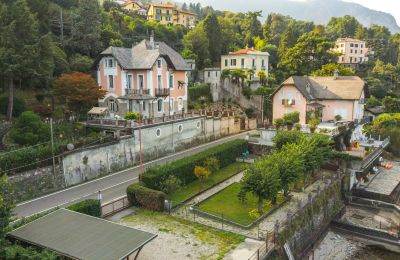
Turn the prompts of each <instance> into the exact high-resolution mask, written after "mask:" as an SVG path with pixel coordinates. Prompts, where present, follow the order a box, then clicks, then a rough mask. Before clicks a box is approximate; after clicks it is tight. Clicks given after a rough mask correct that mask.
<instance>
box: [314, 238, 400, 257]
mask: <svg viewBox="0 0 400 260" xmlns="http://www.w3.org/2000/svg"><path fill="white" fill-rule="evenodd" d="M309 259H312V256H311V255H310V258H309ZM314 259H321V260H325V259H326V260H328V259H329V260H333V259H335V260H343V259H357V260H397V259H400V255H398V254H395V253H391V252H389V251H386V250H382V249H378V248H374V247H368V246H366V245H364V244H363V243H361V242H358V241H354V240H350V239H348V238H346V237H344V236H342V235H339V234H337V233H334V232H332V231H329V232H328V233H327V234H326V236H325V238H324V239H323V240H322V241H321V242H320V244H319V245H318V247H317V248H316V249H315V251H314Z"/></svg>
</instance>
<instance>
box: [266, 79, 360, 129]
mask: <svg viewBox="0 0 400 260" xmlns="http://www.w3.org/2000/svg"><path fill="white" fill-rule="evenodd" d="M364 87H365V83H364V81H363V80H362V79H361V78H359V77H356V76H345V77H344V76H333V77H308V76H293V77H290V78H288V79H287V80H286V81H284V82H283V83H282V84H281V86H280V87H279V88H278V89H277V90H275V92H274V93H273V94H272V100H273V119H274V120H275V119H277V118H283V116H284V115H285V114H287V113H291V112H299V113H300V123H301V124H306V123H307V116H308V113H310V112H316V111H317V114H318V116H319V117H320V119H321V121H323V122H327V121H333V120H335V116H337V115H340V117H341V120H343V121H356V120H362V119H363V117H364V103H365V93H364Z"/></svg>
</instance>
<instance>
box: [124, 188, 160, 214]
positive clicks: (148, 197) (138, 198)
mask: <svg viewBox="0 0 400 260" xmlns="http://www.w3.org/2000/svg"><path fill="white" fill-rule="evenodd" d="M126 194H127V197H128V201H129V203H130V204H131V205H133V206H137V207H142V208H145V209H149V210H154V211H163V210H164V201H165V198H166V195H165V193H164V192H161V191H158V190H152V189H149V188H146V187H144V186H142V185H141V184H139V183H135V184H132V185H130V186H129V187H128V188H127V189H126Z"/></svg>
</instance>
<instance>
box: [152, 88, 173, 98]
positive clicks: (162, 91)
mask: <svg viewBox="0 0 400 260" xmlns="http://www.w3.org/2000/svg"><path fill="white" fill-rule="evenodd" d="M169 94H170V93H169V88H156V91H155V96H156V97H166V96H169Z"/></svg>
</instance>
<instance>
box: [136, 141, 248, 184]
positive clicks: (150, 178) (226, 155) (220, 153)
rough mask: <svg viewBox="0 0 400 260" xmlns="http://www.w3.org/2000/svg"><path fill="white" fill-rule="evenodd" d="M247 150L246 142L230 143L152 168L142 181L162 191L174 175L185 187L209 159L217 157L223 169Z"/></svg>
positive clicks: (193, 179)
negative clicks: (199, 167) (195, 170)
mask: <svg viewBox="0 0 400 260" xmlns="http://www.w3.org/2000/svg"><path fill="white" fill-rule="evenodd" d="M246 149H247V142H246V141H245V140H235V141H230V142H227V143H224V144H222V145H219V146H216V147H213V148H210V149H208V150H206V151H203V152H200V153H198V154H195V155H192V156H188V157H186V158H183V159H180V160H177V161H174V162H173V163H168V164H165V165H161V166H156V167H153V168H150V169H148V170H147V171H146V172H145V173H144V174H143V178H142V181H143V183H144V185H145V186H146V187H149V188H151V189H156V190H161V189H162V184H163V182H164V181H165V180H166V179H167V178H168V177H169V176H171V175H172V176H176V177H177V178H178V179H179V180H181V182H182V184H184V185H185V184H188V183H191V182H193V181H195V180H196V176H195V175H194V174H193V172H194V168H195V166H199V165H203V163H204V162H205V161H206V160H207V158H209V157H215V158H216V159H217V160H218V161H219V167H221V168H223V167H226V166H228V165H229V164H231V163H233V162H235V161H236V158H237V157H239V156H240V155H241V154H242V153H243V152H244V151H245V150H246Z"/></svg>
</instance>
